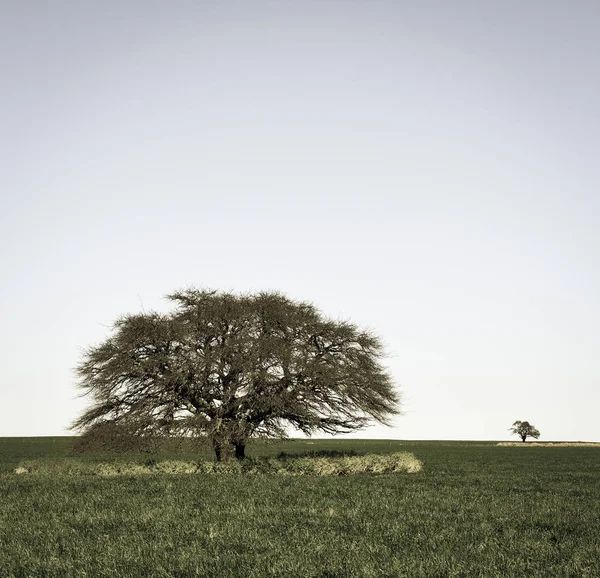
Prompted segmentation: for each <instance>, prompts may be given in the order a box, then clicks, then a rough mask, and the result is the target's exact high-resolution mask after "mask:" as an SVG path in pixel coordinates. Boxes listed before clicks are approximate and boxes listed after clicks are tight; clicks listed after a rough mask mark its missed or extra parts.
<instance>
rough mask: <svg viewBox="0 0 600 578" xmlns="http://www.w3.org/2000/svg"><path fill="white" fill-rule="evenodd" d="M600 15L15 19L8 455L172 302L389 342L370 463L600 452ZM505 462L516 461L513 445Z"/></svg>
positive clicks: (343, 8) (178, 7)
mask: <svg viewBox="0 0 600 578" xmlns="http://www.w3.org/2000/svg"><path fill="white" fill-rule="evenodd" d="M599 30H600V3H599V2H597V1H596V0H587V1H586V0H569V1H551V0H527V1H524V0H496V1H492V0H472V1H466V0H455V1H453V2H448V1H447V0H438V1H430V0H413V1H411V2H408V1H401V0H393V1H389V2H388V1H378V0H369V1H350V0H349V1H342V0H339V1H328V0H319V1H314V2H311V1H307V0H298V1H293V0H288V1H283V0H282V1H278V2H275V1H273V2H268V1H262V0H257V1H248V0H245V1H239V2H228V1H223V2H206V1H201V0H194V1H191V0H188V1H185V0H170V1H164V2H159V1H148V0H118V1H117V0H111V1H107V0H103V1H102V2H100V1H90V2H81V1H79V0H71V1H65V0H54V1H52V2H45V1H42V0H31V1H20V0H4V1H3V2H0V68H1V72H2V88H1V89H0V127H1V128H0V132H1V137H0V159H1V160H0V194H1V201H0V202H1V204H0V264H1V280H2V282H1V284H0V297H1V299H0V307H1V320H0V321H1V324H0V347H1V351H2V352H3V353H2V356H1V359H2V377H1V378H0V407H1V416H2V417H1V419H0V436H29V435H64V434H67V433H69V432H67V430H66V428H67V426H68V425H69V424H70V422H71V421H72V420H73V419H75V418H76V417H77V415H78V414H79V413H80V412H81V410H82V409H83V407H84V405H85V403H86V402H85V401H83V400H81V399H77V398H76V396H77V393H78V392H77V390H76V388H75V375H74V373H73V368H74V367H75V366H76V365H77V363H78V361H79V359H80V349H81V348H83V347H86V346H89V345H93V344H97V343H99V342H100V341H102V340H103V339H104V338H106V337H107V336H108V334H109V326H110V324H111V323H112V322H113V321H114V320H115V319H116V318H117V317H118V316H119V315H121V314H124V313H134V312H138V311H140V309H141V306H142V304H143V306H144V308H145V309H146V310H148V309H153V308H154V309H160V310H165V309H166V308H168V307H169V305H168V304H167V303H166V302H165V301H164V300H163V296H164V295H165V294H167V293H169V292H172V291H173V290H175V289H179V288H183V287H187V286H191V285H193V286H197V287H199V288H203V287H204V288H214V289H227V290H232V291H244V292H245V291H252V290H256V291H259V290H269V289H273V290H279V291H281V292H283V293H285V294H286V295H288V296H289V297H291V298H293V299H298V300H303V301H304V300H306V301H311V302H313V303H314V304H315V305H316V306H317V307H318V308H319V309H320V310H321V311H322V312H323V313H325V314H326V315H328V316H331V317H333V318H343V319H349V320H351V321H353V322H355V323H356V324H358V325H359V326H361V327H366V328H370V329H371V330H373V331H374V332H376V333H377V334H379V335H380V336H381V337H382V339H383V340H384V342H385V343H386V345H387V348H388V350H389V351H390V353H391V354H392V355H391V357H390V358H389V359H388V360H387V365H388V366H389V368H390V370H391V372H392V374H393V376H394V378H395V380H396V382H397V384H398V385H399V387H400V389H401V391H402V394H403V396H404V402H403V410H404V415H403V416H402V417H399V418H397V419H396V420H395V421H394V427H392V428H384V427H373V428H370V429H367V430H365V431H364V432H363V433H362V437H373V438H392V439H481V440H488V439H490V440H494V439H497V440H504V439H510V435H509V432H508V428H509V427H510V426H511V424H512V422H513V421H515V420H517V419H519V420H529V421H531V422H532V423H533V424H534V425H535V426H537V427H538V429H539V430H540V431H541V433H542V438H541V439H542V441H543V440H547V441H549V440H588V441H600V419H598V413H599V411H600V304H599V297H600V269H599V265H600V226H599V223H598V220H599V217H600V194H599V191H598V185H599V183H600V160H599V158H598V156H599V154H600V113H599V106H600V105H599V104H598V103H600V66H599V65H598V60H599V57H600V34H599V33H598V31H599ZM514 439H515V440H516V439H517V438H514Z"/></svg>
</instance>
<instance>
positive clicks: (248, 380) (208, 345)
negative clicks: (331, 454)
mask: <svg viewBox="0 0 600 578" xmlns="http://www.w3.org/2000/svg"><path fill="white" fill-rule="evenodd" d="M167 298H168V299H169V300H171V301H172V302H173V303H174V304H175V305H176V307H175V310H174V311H172V312H171V313H168V314H160V313H156V312H150V313H139V314H134V315H125V316H123V317H121V318H120V319H118V320H117V321H116V322H115V323H114V326H113V331H112V334H111V336H110V337H109V338H108V339H106V340H105V341H104V342H103V343H101V344H100V345H98V346H95V347H91V348H89V349H87V350H85V352H84V354H83V359H82V361H81V363H80V364H79V366H78V367H77V374H78V377H79V381H78V386H79V388H80V389H81V390H82V391H83V395H90V396H91V398H92V400H93V403H92V405H91V406H90V407H89V408H88V409H87V410H86V411H85V412H84V413H83V414H82V415H81V416H80V417H79V419H77V420H76V421H75V422H74V424H73V425H72V428H73V429H76V430H78V431H81V432H83V433H86V432H87V433H91V434H93V432H94V430H95V429H98V428H102V427H103V426H106V425H108V424H110V425H112V426H117V427H123V428H125V429H126V430H127V431H129V432H133V433H134V434H135V435H142V436H151V435H169V436H173V435H183V436H195V437H198V438H204V439H207V440H209V441H210V443H211V444H212V447H213V448H214V450H215V453H216V456H217V459H221V455H222V452H224V451H226V449H227V448H228V447H230V448H233V449H234V450H235V455H236V456H237V457H238V458H243V457H244V448H245V445H246V442H247V440H248V439H249V438H250V437H252V436H268V437H285V436H286V433H287V427H288V426H293V427H294V428H296V430H299V431H301V432H304V433H305V434H308V435H310V434H313V433H315V432H324V433H345V432H352V431H355V430H359V429H361V428H364V427H365V426H367V425H368V424H369V423H371V422H372V421H376V422H379V423H383V424H387V423H388V419H389V418H390V417H391V416H393V415H395V414H398V413H399V402H400V397H399V394H398V392H397V390H396V389H395V387H394V384H393V381H392V378H391V376H390V375H389V373H388V372H387V370H385V368H384V367H383V366H382V364H381V359H382V358H383V357H384V350H383V345H382V342H381V340H380V339H379V338H378V337H377V336H376V335H374V334H372V333H371V332H369V331H366V330H360V329H358V328H357V327H356V326H355V325H354V324H352V323H350V322H347V321H333V320H331V319H327V318H325V317H324V316H323V315H322V314H321V313H320V312H319V311H318V310H317V309H316V308H315V307H314V306H313V305H312V304H309V303H303V302H295V301H292V300H290V299H288V298H287V297H285V296H284V295H282V294H280V293H276V292H261V293H257V294H248V295H236V294H232V293H225V292H218V291H207V290H197V289H187V290H182V291H177V292H175V293H172V294H171V295H168V296H167Z"/></svg>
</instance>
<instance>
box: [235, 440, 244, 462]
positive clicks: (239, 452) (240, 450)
mask: <svg viewBox="0 0 600 578" xmlns="http://www.w3.org/2000/svg"><path fill="white" fill-rule="evenodd" d="M233 447H234V448H235V457H236V458H237V459H238V460H243V459H244V458H245V457H246V444H244V443H241V442H239V443H238V442H235V443H234V444H233Z"/></svg>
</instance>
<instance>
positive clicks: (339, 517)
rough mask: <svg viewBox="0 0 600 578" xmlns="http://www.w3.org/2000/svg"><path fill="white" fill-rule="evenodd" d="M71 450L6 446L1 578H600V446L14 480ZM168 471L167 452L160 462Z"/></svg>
mask: <svg viewBox="0 0 600 578" xmlns="http://www.w3.org/2000/svg"><path fill="white" fill-rule="evenodd" d="M69 447H70V441H69V439H68V438H0V496H1V500H0V577H2V578H7V577H12V576H15V577H17V576H35V577H45V576H56V577H61V578H62V577H65V578H67V577H71V576H81V577H83V576H86V577H115V578H116V577H129V576H132V577H134V576H135V577H137V576H140V577H141V576H144V577H145V576H156V577H168V576H177V577H184V576H215V577H216V576H219V577H232V576H240V577H258V576H292V577H293V576H298V577H308V576H311V577H315V578H316V577H322V578H325V577H329V578H331V577H340V578H342V577H359V576H360V577H368V576H372V577H386V576H389V577H391V576H410V577H413V576H414V577H420V576H422V577H427V578H435V577H440V578H441V577H450V576H464V577H486V578H487V577H490V578H491V577H496V576H497V577H518V578H524V577H535V576H539V577H544V578H547V577H554V576H557V577H573V578H585V577H589V578H598V576H600V448H597V447H568V446H565V447H560V446H558V447H556V446H554V447H533V446H532V447H527V448H523V447H499V446H497V445H496V444H495V442H400V441H393V442H392V441H360V440H343V441H342V440H336V441H319V440H313V441H312V442H307V441H289V442H281V443H277V444H269V445H254V446H249V448H248V453H249V454H250V455H276V454H277V453H279V452H281V451H286V452H298V453H302V452H306V451H311V450H312V451H315V450H322V449H335V450H340V451H342V450H355V451H357V452H365V453H392V452H399V451H408V452H412V453H414V454H415V456H416V457H417V458H418V459H419V460H420V461H421V462H422V463H423V469H422V470H421V471H420V472H418V473H394V474H379V475H376V474H363V475H356V476H285V475H273V474H271V475H239V474H238V475H228V474H220V475H185V474H181V475H178V474H156V475H143V476H141V475H137V476H136V475H122V476H113V477H103V476H92V475H79V476H72V475H66V474H61V475H56V474H53V475H49V474H37V475H33V474H22V475H18V474H15V473H13V471H14V469H15V468H16V467H18V466H19V465H20V464H22V463H25V462H27V461H28V460H29V461H31V460H38V461H40V460H42V461H47V462H48V463H50V462H54V463H56V462H59V461H60V460H64V459H71V458H69ZM179 454H180V455H178V456H177V457H180V458H182V459H183V458H190V459H197V458H198V457H200V456H198V455H191V456H190V455H189V454H186V450H185V449H180V450H179ZM167 457H169V458H171V457H174V455H173V451H171V452H170V453H169V454H168V455H160V454H159V455H156V456H154V458H153V459H156V460H160V459H163V458H167ZM205 457H207V458H208V457H209V454H206V456H205ZM85 459H86V460H89V461H91V462H94V461H95V462H101V461H104V462H106V461H111V460H112V461H115V460H116V461H119V460H127V461H131V460H138V461H141V462H143V461H145V460H148V459H149V456H148V455H143V456H142V455H139V456H136V455H128V456H119V457H115V456H110V455H88V456H86V457H85Z"/></svg>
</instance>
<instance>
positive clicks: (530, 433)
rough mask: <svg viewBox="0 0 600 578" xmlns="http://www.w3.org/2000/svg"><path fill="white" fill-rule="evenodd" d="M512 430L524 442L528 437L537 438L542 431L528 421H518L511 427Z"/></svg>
mask: <svg viewBox="0 0 600 578" xmlns="http://www.w3.org/2000/svg"><path fill="white" fill-rule="evenodd" d="M510 431H511V432H512V433H513V434H515V435H518V436H519V437H520V438H521V441H522V442H524V441H525V440H526V439H527V438H528V437H530V438H535V439H536V440H537V439H539V437H540V435H541V434H540V432H539V431H538V430H537V429H535V427H534V426H533V425H532V424H530V423H529V422H528V421H516V422H515V423H513V426H512V427H511V428H510Z"/></svg>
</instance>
